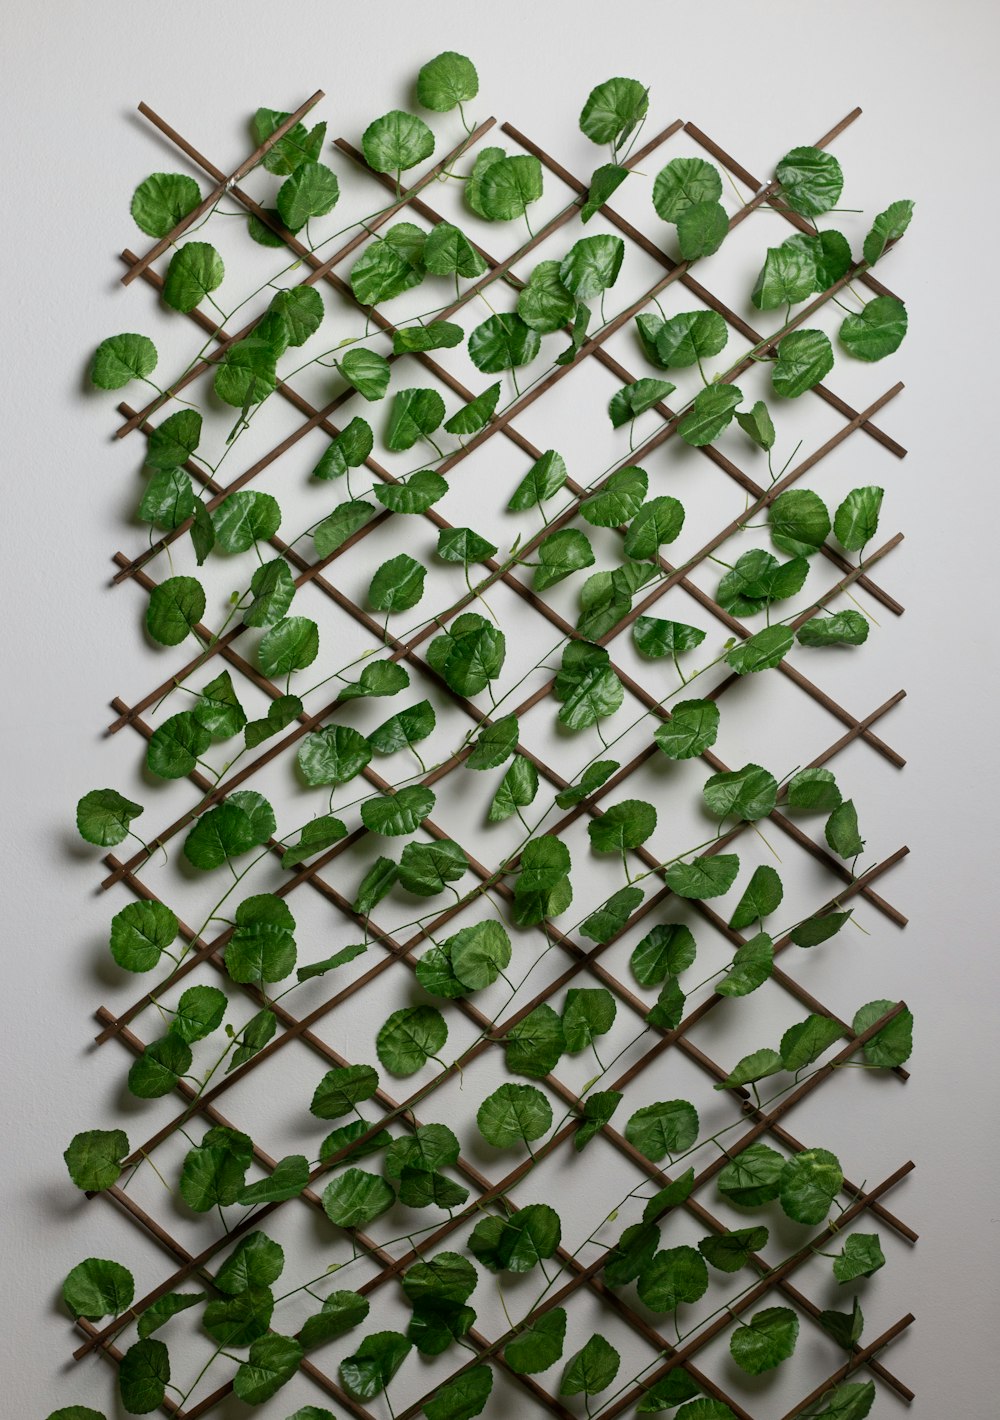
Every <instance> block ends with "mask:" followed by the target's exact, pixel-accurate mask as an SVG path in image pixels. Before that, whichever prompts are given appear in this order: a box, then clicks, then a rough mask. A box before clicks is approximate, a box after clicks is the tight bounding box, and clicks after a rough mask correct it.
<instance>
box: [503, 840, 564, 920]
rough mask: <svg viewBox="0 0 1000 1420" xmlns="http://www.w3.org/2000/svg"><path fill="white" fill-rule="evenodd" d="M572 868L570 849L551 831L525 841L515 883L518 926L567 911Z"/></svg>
mask: <svg viewBox="0 0 1000 1420" xmlns="http://www.w3.org/2000/svg"><path fill="white" fill-rule="evenodd" d="M569 869H570V855H569V849H568V848H567V847H566V845H565V844H564V843H562V842H561V841H560V840H559V839H557V838H554V837H553V836H552V835H551V834H543V835H542V836H541V837H540V838H535V839H531V840H529V842H527V843H526V844H525V846H524V848H523V850H522V852H521V870H520V873H519V875H518V879H517V882H516V884H515V886H514V913H513V915H514V921H515V922H516V923H517V925H518V926H519V927H530V926H534V925H535V924H536V923H538V922H541V921H543V920H544V919H545V918H546V917H547V916H552V917H557V916H559V914H560V913H563V912H565V911H566V909H567V908H568V907H569V905H570V903H571V902H572V900H573V889H572V887H571V886H570V882H569V878H568V876H567V874H568V873H569Z"/></svg>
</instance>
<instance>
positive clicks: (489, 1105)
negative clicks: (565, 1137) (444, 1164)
mask: <svg viewBox="0 0 1000 1420" xmlns="http://www.w3.org/2000/svg"><path fill="white" fill-rule="evenodd" d="M476 1124H477V1125H478V1126H479V1132H480V1134H481V1135H482V1136H483V1138H484V1139H485V1140H486V1142H487V1144H492V1145H493V1146H494V1148H497V1149H507V1148H509V1147H510V1146H511V1145H512V1144H517V1143H524V1144H529V1143H532V1142H533V1141H534V1140H535V1139H540V1138H541V1137H542V1135H543V1134H546V1133H548V1131H549V1129H551V1128H552V1106H551V1105H550V1104H549V1102H548V1100H547V1099H546V1098H545V1096H544V1095H543V1094H542V1092H541V1090H539V1089H536V1088H535V1086H534V1085H515V1084H506V1085H501V1086H500V1088H499V1089H497V1090H494V1091H493V1093H492V1094H491V1095H488V1096H487V1098H486V1099H485V1100H483V1102H482V1104H481V1105H480V1106H479V1109H478V1111H477V1113H476ZM126 1147H127V1146H126Z"/></svg>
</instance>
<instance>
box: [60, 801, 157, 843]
mask: <svg viewBox="0 0 1000 1420" xmlns="http://www.w3.org/2000/svg"><path fill="white" fill-rule="evenodd" d="M142 812H143V808H142V805H141V804H134V803H133V802H132V800H131V799H126V798H125V796H124V795H123V794H119V792H118V790H117V789H91V790H90V792H89V793H87V794H84V796H83V798H82V799H81V800H80V801H79V803H78V804H77V806H76V828H77V832H78V833H79V835H80V837H81V838H83V839H85V840H86V842H87V843H94V844H96V845H97V846H98V847H99V848H113V847H114V845H115V844H116V843H121V842H122V841H123V840H124V839H125V838H127V836H128V833H129V824H130V823H131V822H132V820H133V819H134V818H138V817H139V815H140V814H141V813H142Z"/></svg>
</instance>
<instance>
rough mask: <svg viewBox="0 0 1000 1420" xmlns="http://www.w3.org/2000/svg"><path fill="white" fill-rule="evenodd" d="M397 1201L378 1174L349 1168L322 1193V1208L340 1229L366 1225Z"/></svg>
mask: <svg viewBox="0 0 1000 1420" xmlns="http://www.w3.org/2000/svg"><path fill="white" fill-rule="evenodd" d="M395 1201H396V1195H395V1194H394V1193H393V1191H392V1189H391V1188H390V1187H389V1185H388V1184H387V1183H386V1181H385V1179H384V1178H379V1176H378V1174H373V1173H365V1172H364V1170H363V1169H346V1170H345V1171H344V1172H343V1173H342V1174H340V1176H339V1177H338V1178H335V1179H334V1180H333V1182H332V1183H328V1184H327V1186H326V1188H325V1190H324V1192H323V1211H324V1212H325V1213H326V1216H327V1217H328V1218H329V1219H330V1221H331V1222H332V1223H336V1224H337V1225H338V1226H339V1227H341V1228H365V1227H367V1226H368V1224H369V1223H371V1222H373V1221H374V1220H375V1219H376V1218H377V1217H378V1216H379V1215H380V1214H381V1213H385V1212H386V1211H387V1209H389V1208H391V1207H392V1205H393V1203H395Z"/></svg>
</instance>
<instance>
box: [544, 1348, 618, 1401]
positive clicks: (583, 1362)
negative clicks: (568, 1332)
mask: <svg viewBox="0 0 1000 1420" xmlns="http://www.w3.org/2000/svg"><path fill="white" fill-rule="evenodd" d="M621 1363H622V1358H621V1357H620V1356H619V1354H618V1352H617V1351H616V1350H615V1348H614V1347H613V1346H612V1345H611V1343H610V1342H608V1341H605V1339H604V1337H603V1336H599V1335H596V1334H595V1335H594V1336H592V1337H591V1338H590V1340H589V1341H588V1342H587V1344H586V1345H585V1346H584V1347H583V1349H582V1350H580V1351H578V1352H577V1353H576V1355H575V1356H572V1357H571V1358H570V1359H569V1360H568V1361H567V1362H566V1369H565V1370H564V1371H563V1374H562V1380H561V1381H560V1382H559V1394H560V1395H600V1393H601V1391H602V1390H607V1388H608V1386H609V1385H610V1384H611V1382H612V1381H613V1380H614V1378H615V1376H616V1375H617V1374H618V1368H619V1366H620V1365H621Z"/></svg>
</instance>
